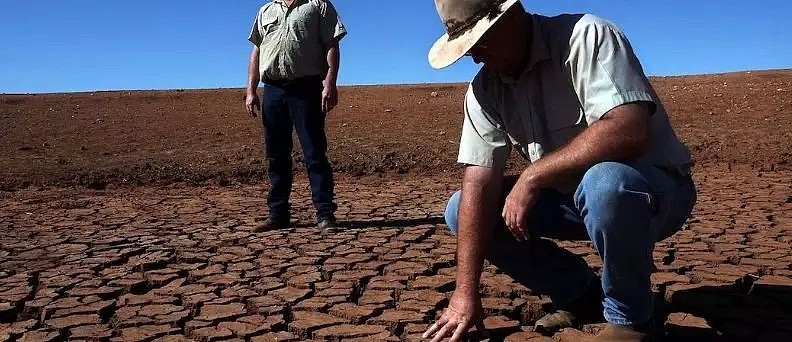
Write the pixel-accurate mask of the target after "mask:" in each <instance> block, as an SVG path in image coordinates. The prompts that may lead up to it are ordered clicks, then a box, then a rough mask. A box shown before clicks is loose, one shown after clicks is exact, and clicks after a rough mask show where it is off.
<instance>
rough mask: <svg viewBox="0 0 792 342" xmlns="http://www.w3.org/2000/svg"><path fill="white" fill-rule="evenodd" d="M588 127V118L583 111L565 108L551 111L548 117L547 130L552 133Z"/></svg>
mask: <svg viewBox="0 0 792 342" xmlns="http://www.w3.org/2000/svg"><path fill="white" fill-rule="evenodd" d="M585 125H586V116H585V113H583V109H580V108H577V110H575V109H570V108H564V109H561V110H550V111H549V112H548V115H547V128H548V129H549V130H550V131H560V130H565V129H569V128H575V127H583V126H585Z"/></svg>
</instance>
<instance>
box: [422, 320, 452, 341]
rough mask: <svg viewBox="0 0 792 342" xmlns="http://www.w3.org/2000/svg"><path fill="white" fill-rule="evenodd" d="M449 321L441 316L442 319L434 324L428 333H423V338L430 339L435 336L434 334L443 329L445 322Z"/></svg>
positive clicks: (427, 330)
mask: <svg viewBox="0 0 792 342" xmlns="http://www.w3.org/2000/svg"><path fill="white" fill-rule="evenodd" d="M446 321H448V320H446V319H445V316H440V319H438V320H437V322H435V323H434V324H432V325H431V326H430V327H429V329H426V332H425V333H423V336H422V338H429V337H430V336H432V335H434V333H435V332H436V331H437V330H439V329H440V327H442V326H443V325H444V324H445V322H446Z"/></svg>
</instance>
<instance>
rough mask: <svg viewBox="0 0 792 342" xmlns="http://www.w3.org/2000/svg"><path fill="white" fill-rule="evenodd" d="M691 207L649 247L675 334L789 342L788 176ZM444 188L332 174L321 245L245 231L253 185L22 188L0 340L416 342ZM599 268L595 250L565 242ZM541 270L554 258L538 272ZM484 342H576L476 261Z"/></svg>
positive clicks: (730, 176) (439, 300)
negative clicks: (333, 224) (537, 327)
mask: <svg viewBox="0 0 792 342" xmlns="http://www.w3.org/2000/svg"><path fill="white" fill-rule="evenodd" d="M697 171H698V172H697V175H696V181H697V184H698V186H699V193H700V195H699V203H698V205H697V207H696V209H695V213H694V215H693V216H692V217H691V219H690V220H689V222H688V224H687V225H686V226H685V228H684V231H682V232H680V233H678V234H676V235H675V236H673V237H672V238H670V239H668V240H666V241H664V242H662V243H660V244H658V245H657V248H656V250H655V253H654V256H655V261H656V265H657V272H656V273H655V274H654V275H653V276H652V282H653V284H654V289H655V291H656V293H657V298H658V301H659V302H664V303H665V305H663V306H662V307H663V308H664V312H665V315H663V316H664V318H665V316H666V315H667V320H666V324H665V326H666V331H667V334H668V339H669V340H674V341H676V340H696V341H701V340H723V341H733V340H762V341H785V340H786V341H789V340H792V269H791V268H790V266H791V265H792V251H791V249H790V243H791V242H792V213H791V212H790V209H792V207H791V206H792V204H790V202H792V187H791V186H790V181H789V180H790V179H792V172H786V171H784V172H765V173H758V172H757V171H753V170H751V169H749V168H735V169H731V168H727V167H726V166H712V167H707V168H706V170H705V169H703V168H699V169H698V170H697ZM457 184H458V181H457V180H456V179H453V178H432V179H428V180H423V181H405V182H393V181H381V182H379V183H370V184H357V185H355V183H354V182H353V181H349V180H339V184H338V186H337V189H338V203H339V212H338V214H339V218H340V219H341V220H342V221H345V222H346V223H347V224H349V226H350V227H351V228H350V229H348V230H346V231H344V232H341V233H337V234H331V235H322V234H319V233H317V232H316V231H315V230H314V229H313V228H312V227H311V226H310V224H311V223H312V222H313V220H312V215H313V214H312V212H313V211H312V210H311V208H310V203H308V201H309V200H308V199H309V196H308V191H307V189H306V188H307V186H306V184H305V183H304V182H303V183H298V185H297V186H296V190H295V191H296V192H295V195H294V210H293V211H294V214H295V215H296V216H295V218H296V221H297V226H296V228H294V229H291V230H287V231H278V232H268V233H253V232H252V228H253V227H254V226H255V225H256V224H257V221H260V220H261V219H262V218H263V217H264V209H263V208H264V207H265V202H264V199H263V196H262V194H263V191H264V188H263V187H252V186H246V187H234V188H221V187H205V188H181V187H174V188H130V189H115V190H107V191H103V192H93V191H87V190H75V189H65V190H43V191H34V190H25V191H21V192H17V193H11V194H7V195H5V197H4V198H2V199H0V203H2V209H0V232H2V236H1V237H0V341H8V340H11V341H15V340H17V341H55V340H110V341H151V340H158V341H187V340H195V341H219V340H237V341H242V340H245V341H276V340H277V341H288V340H309V339H317V340H341V339H344V340H346V339H357V340H361V341H399V340H418V339H419V337H420V334H421V333H422V332H423V331H424V329H425V328H426V327H427V325H428V323H430V322H431V321H432V320H433V319H434V318H435V317H436V315H437V314H438V312H439V310H440V309H441V308H443V307H444V306H445V305H446V304H447V301H448V298H449V296H450V294H451V291H452V290H453V288H454V277H453V274H454V271H455V269H454V254H455V239H454V238H453V237H452V236H451V235H449V234H448V233H447V232H446V228H445V225H444V224H442V219H441V215H442V212H443V209H444V203H445V199H446V197H447V196H448V195H449V194H450V193H451V192H452V190H454V189H455V188H456V187H457ZM561 245H562V246H563V247H565V248H567V249H568V250H570V251H572V253H574V254H577V255H580V256H581V257H583V258H585V260H586V261H587V262H588V263H589V264H590V265H591V266H592V267H595V268H599V267H600V266H601V263H600V261H599V257H598V256H597V255H596V253H595V252H594V250H593V249H592V248H591V245H590V244H589V243H584V242H563V243H561ZM549 262H552V261H549ZM481 290H482V294H483V296H484V306H485V310H486V312H487V313H488V314H489V318H487V320H486V321H485V325H486V327H487V328H488V329H489V330H490V332H491V333H492V335H491V336H490V338H491V339H492V340H502V339H505V340H507V341H526V340H529V341H531V340H532V341H541V340H543V339H544V340H560V341H576V340H578V339H579V338H580V337H581V336H583V335H585V334H590V333H594V332H596V331H597V329H599V328H600V327H601V326H602V325H601V324H590V325H585V326H583V327H580V330H577V329H567V330H563V331H561V332H558V333H556V334H555V335H554V336H551V337H544V336H541V335H539V334H538V333H536V332H532V331H531V325H532V323H533V321H535V320H536V319H537V318H538V317H540V316H541V315H542V314H544V313H546V312H547V311H548V310H550V309H552V304H551V303H550V302H549V300H548V299H547V298H546V297H543V296H541V295H539V294H534V293H531V291H530V290H529V289H527V288H525V287H522V286H521V285H519V284H517V283H515V282H513V281H512V280H511V279H510V278H509V277H508V276H506V275H504V274H501V273H499V272H498V270H497V269H495V268H494V267H493V266H487V267H486V272H485V275H484V277H483V282H482V286H481Z"/></svg>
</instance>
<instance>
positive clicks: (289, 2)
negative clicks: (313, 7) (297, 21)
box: [283, 0, 296, 7]
mask: <svg viewBox="0 0 792 342" xmlns="http://www.w3.org/2000/svg"><path fill="white" fill-rule="evenodd" d="M295 1H296V0H283V3H284V4H286V7H291V6H292V4H294V2H295Z"/></svg>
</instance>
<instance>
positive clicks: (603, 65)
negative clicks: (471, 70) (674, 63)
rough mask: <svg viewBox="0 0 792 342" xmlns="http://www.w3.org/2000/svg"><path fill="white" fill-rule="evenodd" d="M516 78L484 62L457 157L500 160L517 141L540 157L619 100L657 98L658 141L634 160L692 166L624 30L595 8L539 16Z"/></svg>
mask: <svg viewBox="0 0 792 342" xmlns="http://www.w3.org/2000/svg"><path fill="white" fill-rule="evenodd" d="M533 19H534V20H533V28H534V30H533V42H532V46H531V48H530V54H531V55H530V60H529V62H528V65H527V67H526V69H525V71H524V72H523V73H522V75H521V76H520V77H519V78H517V79H510V78H508V77H504V76H502V75H500V74H497V73H496V72H494V71H492V70H489V69H488V68H487V67H486V66H485V67H483V68H482V69H481V70H480V71H479V73H478V75H476V77H475V78H474V79H473V81H472V82H471V83H470V86H469V88H468V92H467V94H466V96H465V119H464V123H463V127H462V137H461V141H460V146H459V159H458V161H459V162H460V163H463V164H470V165H478V166H485V167H496V168H501V167H504V166H505V164H506V160H507V158H508V157H509V154H510V153H511V148H512V147H514V148H515V149H517V150H518V152H520V153H521V154H522V155H523V156H525V157H526V158H527V159H529V160H530V161H536V160H537V159H539V158H541V157H542V156H543V155H544V154H546V153H549V152H552V151H553V150H556V149H558V148H560V147H562V146H564V145H565V144H566V143H568V142H569V141H570V140H572V139H573V138H574V137H575V136H576V135H578V134H579V133H580V132H582V131H583V130H584V129H586V127H588V125H590V124H592V123H593V122H595V121H597V120H599V119H600V118H602V116H603V115H605V114H606V113H607V112H608V111H610V110H611V109H613V108H614V107H617V106H619V105H622V104H625V103H630V102H637V101H645V102H650V103H652V104H653V106H652V107H653V108H652V109H653V111H654V112H653V116H652V140H653V141H652V148H651V151H649V152H648V153H647V154H646V155H644V156H642V157H640V158H639V159H638V160H636V161H635V162H637V163H646V164H650V165H657V166H660V167H663V168H667V169H674V170H678V171H679V172H681V173H685V174H686V173H688V172H689V166H690V154H689V152H688V150H687V148H686V147H685V146H684V145H683V144H682V143H681V142H680V140H679V139H678V138H677V136H676V134H675V133H674V131H673V129H672V128H671V125H670V123H669V120H668V114H667V113H666V111H665V108H664V107H663V104H662V103H661V102H660V99H659V98H658V96H657V94H656V93H655V91H654V89H653V88H652V86H651V85H650V84H649V81H648V79H647V78H646V76H645V74H644V71H643V68H642V67H641V64H640V62H639V61H638V59H637V58H636V56H635V54H634V52H633V49H632V47H631V46H630V43H629V42H628V40H627V38H626V37H625V36H624V34H623V33H622V32H621V31H620V30H619V29H618V28H617V27H616V26H615V25H613V24H612V23H610V22H608V21H605V20H603V19H600V18H597V17H595V16H593V15H561V16H557V17H544V16H539V15H534V16H533Z"/></svg>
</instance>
